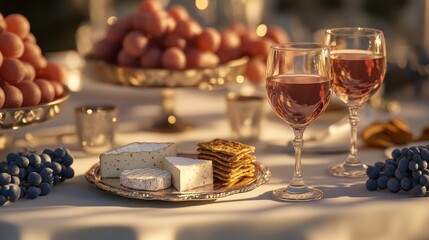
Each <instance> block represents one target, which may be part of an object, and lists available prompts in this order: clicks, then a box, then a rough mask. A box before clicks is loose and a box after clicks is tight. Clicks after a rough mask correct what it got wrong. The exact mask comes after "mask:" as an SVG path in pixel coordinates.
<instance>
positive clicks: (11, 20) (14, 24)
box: [5, 13, 30, 39]
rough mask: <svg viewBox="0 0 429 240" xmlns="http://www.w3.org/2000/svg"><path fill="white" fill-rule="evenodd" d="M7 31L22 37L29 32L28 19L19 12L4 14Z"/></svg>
mask: <svg viewBox="0 0 429 240" xmlns="http://www.w3.org/2000/svg"><path fill="white" fill-rule="evenodd" d="M5 20H6V25H7V31H8V32H12V33H15V34H16V35H17V36H18V37H20V38H21V39H24V38H25V37H26V36H27V35H28V33H30V23H29V22H28V19H27V18H26V17H24V16H23V15H21V14H19V13H14V14H10V15H8V16H6V18H5Z"/></svg>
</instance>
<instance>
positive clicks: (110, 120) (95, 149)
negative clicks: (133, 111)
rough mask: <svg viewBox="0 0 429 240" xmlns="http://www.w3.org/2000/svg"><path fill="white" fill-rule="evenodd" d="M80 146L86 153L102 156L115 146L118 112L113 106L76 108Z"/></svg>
mask: <svg viewBox="0 0 429 240" xmlns="http://www.w3.org/2000/svg"><path fill="white" fill-rule="evenodd" d="M75 115H76V130H77V135H78V141H79V145H80V147H81V148H82V150H83V151H84V152H87V153H90V154H100V153H103V152H106V151H109V150H111V149H113V148H114V146H115V132H116V129H117V121H118V119H117V115H118V110H117V108H116V107H115V106H113V105H87V106H80V107H76V108H75Z"/></svg>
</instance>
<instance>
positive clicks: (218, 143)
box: [198, 138, 255, 157]
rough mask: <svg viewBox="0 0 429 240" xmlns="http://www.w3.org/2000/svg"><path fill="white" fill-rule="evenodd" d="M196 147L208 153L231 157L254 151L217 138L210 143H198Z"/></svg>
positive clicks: (250, 147) (239, 144)
mask: <svg viewBox="0 0 429 240" xmlns="http://www.w3.org/2000/svg"><path fill="white" fill-rule="evenodd" d="M198 147H199V148H201V149H205V150H208V151H210V152H214V153H221V154H223V155H227V156H231V157H233V156H237V155H241V154H243V153H252V152H254V151H255V147H252V146H249V145H246V144H243V143H239V142H233V141H228V140H225V139H219V138H216V139H214V140H212V141H210V142H202V143H198Z"/></svg>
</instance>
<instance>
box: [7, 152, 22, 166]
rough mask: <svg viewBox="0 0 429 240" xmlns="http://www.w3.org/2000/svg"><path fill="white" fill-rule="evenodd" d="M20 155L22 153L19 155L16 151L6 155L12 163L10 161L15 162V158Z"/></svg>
mask: <svg viewBox="0 0 429 240" xmlns="http://www.w3.org/2000/svg"><path fill="white" fill-rule="evenodd" d="M19 156H20V155H19V154H18V153H14V152H11V153H8V154H7V155H6V161H7V162H8V163H10V162H14V161H15V159H17V158H18V157H19Z"/></svg>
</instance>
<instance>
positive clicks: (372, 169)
mask: <svg viewBox="0 0 429 240" xmlns="http://www.w3.org/2000/svg"><path fill="white" fill-rule="evenodd" d="M378 172H379V170H378V168H377V167H376V166H368V168H367V169H366V175H367V176H368V177H369V178H373V179H375V178H377V177H378Z"/></svg>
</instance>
